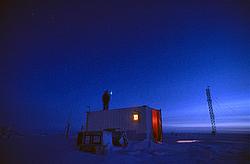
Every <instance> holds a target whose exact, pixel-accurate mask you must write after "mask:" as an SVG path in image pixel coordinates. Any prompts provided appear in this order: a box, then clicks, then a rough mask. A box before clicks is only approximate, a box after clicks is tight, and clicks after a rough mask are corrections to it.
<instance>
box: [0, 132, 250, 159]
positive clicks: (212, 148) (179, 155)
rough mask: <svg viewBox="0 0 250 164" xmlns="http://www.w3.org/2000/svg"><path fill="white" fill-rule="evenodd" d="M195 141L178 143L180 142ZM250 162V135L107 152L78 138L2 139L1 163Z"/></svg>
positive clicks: (185, 137)
mask: <svg viewBox="0 0 250 164" xmlns="http://www.w3.org/2000/svg"><path fill="white" fill-rule="evenodd" d="M180 140H181V141H184V142H185V141H188V142H189V141H190V140H196V142H191V143H177V142H176V141H180ZM22 163H23V164H40V163H41V164H52V163H60V164H67V163H73V164H77V163H81V164H83V163H86V164H87V163H90V164H95V163H98V164H100V163H104V164H105V163H119V164H123V163H124V164H125V163H143V164H144V163H145V164H147V163H148V164H151V163H152V164H153V163H223V164H226V163H250V135H247V134H218V135H217V136H211V135H209V134H168V135H166V136H165V141H164V143H163V144H153V143H151V145H149V144H148V143H146V142H130V143H129V146H128V147H127V148H125V149H117V148H114V149H113V150H112V151H111V152H110V153H108V154H106V155H95V154H89V153H84V152H80V151H78V149H77V148H76V147H75V138H74V137H72V138H71V139H69V140H66V139H65V138H64V136H62V135H46V134H45V135H27V136H26V135H24V136H12V137H11V138H9V139H7V138H1V139H0V164H22Z"/></svg>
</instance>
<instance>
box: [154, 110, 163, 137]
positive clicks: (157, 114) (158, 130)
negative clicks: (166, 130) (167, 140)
mask: <svg viewBox="0 0 250 164" xmlns="http://www.w3.org/2000/svg"><path fill="white" fill-rule="evenodd" d="M152 129H153V136H154V141H155V142H161V141H162V123H161V111H160V110H152Z"/></svg>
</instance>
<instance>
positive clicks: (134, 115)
mask: <svg viewBox="0 0 250 164" xmlns="http://www.w3.org/2000/svg"><path fill="white" fill-rule="evenodd" d="M133 120H134V121H138V120H139V115H138V114H137V113H136V114H133Z"/></svg>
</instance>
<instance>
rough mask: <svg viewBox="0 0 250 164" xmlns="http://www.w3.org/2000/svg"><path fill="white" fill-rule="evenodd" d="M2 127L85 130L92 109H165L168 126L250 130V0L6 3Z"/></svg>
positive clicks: (1, 66)
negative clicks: (106, 97) (105, 105)
mask: <svg viewBox="0 0 250 164" xmlns="http://www.w3.org/2000/svg"><path fill="white" fill-rule="evenodd" d="M3 14H4V15H3V16H4V19H3V20H2V21H1V22H2V23H1V24H2V25H3V26H2V27H1V29H2V35H1V36H2V37H1V40H2V44H1V52H0V55H1V58H0V71H1V72H0V73H1V80H0V82H1V86H0V94H1V95H0V96H1V100H0V101H1V102H0V103H1V104H0V105H1V106H0V107H1V108H0V123H1V125H4V126H11V127H13V128H16V129H22V130H36V129H44V130H63V128H64V126H65V124H66V120H67V118H68V115H69V113H70V110H72V117H71V119H72V126H73V128H75V129H80V127H81V124H82V121H83V119H84V118H85V111H87V107H86V106H88V105H89V106H90V107H91V110H98V109H101V108H102V101H101V95H102V93H103V91H104V90H105V89H111V90H112V91H113V95H112V100H111V104H110V107H111V108H121V107H130V106H140V105H149V106H152V107H155V108H161V109H162V114H163V126H164V129H166V130H183V128H185V127H189V128H190V127H191V128H194V127H197V129H198V128H204V127H209V126H210V119H209V113H208V108H207V102H206V95H205V88H206V87H207V85H210V86H211V92H212V93H211V94H212V98H213V100H214V108H215V119H216V124H217V126H218V130H225V129H231V130H232V129H233V130H248V131H250V125H248V123H249V122H250V2H249V1H236V0H235V1H230V0H229V1H202V2H201V1H188V2H187V1H162V2H161V1H158V2H155V1H152V2H149V1H147V2H145V1H123V2H121V1H119V2H118V1H113V2H111V1H91V2H86V1H68V2H66V1H53V0H52V1H40V2H38V1H24V2H21V1H20V2H19V1H12V2H11V1H10V2H8V3H6V4H3Z"/></svg>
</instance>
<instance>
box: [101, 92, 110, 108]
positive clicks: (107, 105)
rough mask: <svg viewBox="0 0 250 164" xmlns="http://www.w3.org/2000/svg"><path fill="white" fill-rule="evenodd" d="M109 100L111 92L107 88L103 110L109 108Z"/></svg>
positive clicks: (103, 98) (103, 96) (104, 94)
mask: <svg viewBox="0 0 250 164" xmlns="http://www.w3.org/2000/svg"><path fill="white" fill-rule="evenodd" d="M109 101H110V93H109V91H108V90H105V91H104V93H103V95H102V102H103V110H108V108H109Z"/></svg>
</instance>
